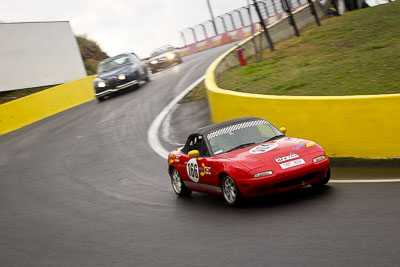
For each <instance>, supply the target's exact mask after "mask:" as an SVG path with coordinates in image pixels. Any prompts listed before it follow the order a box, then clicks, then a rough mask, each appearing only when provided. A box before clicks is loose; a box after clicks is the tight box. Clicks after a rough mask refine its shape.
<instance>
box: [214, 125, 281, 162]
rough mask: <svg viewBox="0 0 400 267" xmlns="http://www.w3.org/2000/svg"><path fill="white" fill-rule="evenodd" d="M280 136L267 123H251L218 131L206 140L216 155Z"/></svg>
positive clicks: (277, 131)
mask: <svg viewBox="0 0 400 267" xmlns="http://www.w3.org/2000/svg"><path fill="white" fill-rule="evenodd" d="M257 123H259V124H257ZM249 125H250V126H249ZM280 136H284V135H282V133H281V132H280V131H279V130H278V129H276V128H275V127H274V126H273V125H271V124H269V123H268V122H267V121H253V122H247V123H241V124H237V125H233V126H229V127H226V128H223V129H219V130H217V131H215V132H212V133H210V134H208V135H207V138H208V140H209V143H210V145H211V150H212V153H213V154H214V155H218V154H222V153H226V152H230V151H234V150H237V149H241V148H244V147H247V146H250V145H252V144H259V143H263V142H266V141H268V140H273V139H276V138H279V137H280Z"/></svg>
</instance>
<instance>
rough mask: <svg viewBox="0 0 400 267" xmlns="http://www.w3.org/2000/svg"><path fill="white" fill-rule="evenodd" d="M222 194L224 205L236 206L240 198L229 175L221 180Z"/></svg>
mask: <svg viewBox="0 0 400 267" xmlns="http://www.w3.org/2000/svg"><path fill="white" fill-rule="evenodd" d="M222 194H223V196H224V199H225V201H226V203H228V204H229V205H231V206H235V205H237V204H238V203H239V202H240V200H241V198H242V196H241V194H240V191H239V189H238V188H237V186H236V184H235V181H233V179H232V177H230V176H229V175H227V176H225V177H224V179H223V180H222Z"/></svg>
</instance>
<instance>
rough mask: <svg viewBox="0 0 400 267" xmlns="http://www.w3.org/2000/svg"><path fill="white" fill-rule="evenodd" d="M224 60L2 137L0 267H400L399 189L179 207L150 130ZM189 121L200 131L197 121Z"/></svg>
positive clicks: (336, 188) (190, 201)
mask: <svg viewBox="0 0 400 267" xmlns="http://www.w3.org/2000/svg"><path fill="white" fill-rule="evenodd" d="M225 49H226V47H225V48H224V47H220V48H217V49H214V50H210V51H205V52H202V53H199V54H197V55H192V56H189V57H186V58H185V60H184V63H183V64H181V65H177V66H174V67H171V68H169V69H167V70H165V71H162V72H160V73H157V74H155V75H153V76H152V81H151V82H150V83H149V84H146V85H145V86H143V87H142V88H140V89H138V90H135V91H133V92H128V93H126V94H122V95H119V96H116V97H113V98H111V99H108V100H106V101H104V102H102V103H97V102H96V101H91V102H88V103H86V104H83V105H81V106H79V107H76V108H73V109H70V110H67V111H65V112H62V113H60V114H57V115H55V116H52V117H50V118H47V119H44V120H42V121H40V122H37V123H35V124H32V125H30V126H27V127H25V128H23V129H20V130H18V131H15V132H13V133H9V134H6V135H3V136H0V176H1V177H0V266H224V265H226V266H228V265H232V266H398V264H399V262H400V234H399V233H400V224H399V221H400V197H399V192H400V183H363V184H358V183H347V184H336V183H331V184H329V185H328V186H327V187H326V189H325V190H323V191H320V192H317V191H314V190H312V188H309V187H304V188H302V189H300V190H296V191H294V192H288V193H284V194H279V195H272V196H266V197H262V198H256V199H250V200H248V201H247V202H246V203H244V205H243V206H241V207H238V208H231V207H228V206H227V205H226V204H225V203H224V201H223V199H222V198H219V197H215V196H210V195H205V194H200V193H193V195H192V197H191V198H186V199H178V198H177V197H176V195H175V194H174V193H173V191H172V188H171V185H170V180H169V177H168V175H167V171H166V169H167V163H166V160H164V159H163V158H161V157H160V156H159V155H158V154H156V153H155V152H154V151H153V150H152V149H151V148H150V147H149V144H148V142H147V131H148V128H149V126H150V124H151V122H152V120H153V119H154V118H155V117H156V116H157V114H158V113H159V112H160V111H161V110H162V109H163V107H164V106H165V105H167V103H169V102H170V101H171V100H172V99H173V98H174V97H175V96H176V95H178V94H179V92H181V91H182V90H183V89H185V88H186V87H187V86H189V85H190V84H191V83H193V82H194V81H195V80H197V79H198V78H199V77H200V76H201V75H203V74H204V71H205V69H206V67H207V66H208V65H209V64H210V63H211V62H212V60H213V59H215V57H216V56H218V55H220V54H221V53H222V52H223V51H224V50H225ZM184 110H186V111H187V114H182V113H179V110H178V111H175V113H177V115H176V116H180V117H181V118H187V119H186V122H183V125H188V128H190V127H193V125H195V124H196V116H198V115H199V113H198V112H197V111H196V109H195V107H193V109H191V108H190V104H189V108H188V107H187V108H186V109H184ZM192 115H193V116H192ZM178 130H179V129H178ZM182 130H183V131H184V130H185V129H182ZM174 131H175V132H176V131H177V129H172V131H171V132H172V133H173V132H174ZM170 148H171V145H170V147H168V149H170ZM366 173H369V172H368V170H366V171H365V170H364V174H365V175H366V176H368V177H365V178H370V177H369V176H370V175H367V174H366ZM364 174H362V175H361V177H359V178H363V175H364ZM346 175H347V174H346V173H344V174H343V173H341V177H346ZM388 175H389V174H388V173H385V172H375V173H374V176H376V177H377V178H387V177H388ZM390 175H392V174H390ZM349 176H352V177H353V176H357V175H355V174H354V172H353V173H350V174H349ZM358 176H360V175H358ZM392 176H393V175H392ZM394 176H396V175H394ZM399 176H400V175H399ZM399 176H397V177H399ZM333 178H335V173H333Z"/></svg>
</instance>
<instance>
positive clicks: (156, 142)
mask: <svg viewBox="0 0 400 267" xmlns="http://www.w3.org/2000/svg"><path fill="white" fill-rule="evenodd" d="M204 78H205V75H203V76H202V77H200V78H199V79H197V80H196V81H195V82H194V83H192V84H191V85H189V87H187V88H186V89H185V90H183V91H182V92H181V93H180V94H179V95H178V96H176V97H175V98H174V99H173V100H172V101H171V102H169V104H168V105H167V106H166V107H165V108H164V109H163V110H162V111H161V112H160V113H159V114H158V115H157V117H156V118H155V119H154V121H153V122H152V123H151V125H150V127H149V130H148V131H147V141H148V143H149V144H150V147H151V148H152V149H153V150H154V151H155V152H156V153H157V154H158V155H160V156H161V157H162V158H164V159H167V158H168V154H169V152H168V151H167V150H166V149H165V148H164V147H163V146H162V145H161V142H160V139H159V138H158V132H159V130H160V127H161V124H162V122H163V121H164V119H165V118H166V117H167V116H168V114H169V113H170V112H171V111H172V110H173V109H174V108H175V106H176V104H178V102H179V101H180V100H181V99H182V98H184V97H185V95H187V94H188V93H189V92H190V91H191V90H193V88H195V87H196V86H197V85H198V84H199V83H201V82H202V81H203V80H204ZM168 125H169V123H168ZM167 127H169V126H167ZM398 182H400V179H398V178H393V179H337V180H335V179H331V180H330V181H329V183H334V184H345V183H398Z"/></svg>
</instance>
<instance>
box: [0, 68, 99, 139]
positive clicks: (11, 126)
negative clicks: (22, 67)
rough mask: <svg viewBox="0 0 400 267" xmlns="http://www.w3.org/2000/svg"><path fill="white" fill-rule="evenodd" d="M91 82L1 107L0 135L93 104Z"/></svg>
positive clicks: (90, 79)
mask: <svg viewBox="0 0 400 267" xmlns="http://www.w3.org/2000/svg"><path fill="white" fill-rule="evenodd" d="M93 80H94V76H89V77H85V78H81V79H78V80H75V81H72V82H68V83H65V84H62V85H58V86H55V87H52V88H49V89H46V90H43V91H40V92H38V93H35V94H32V95H28V96H25V97H22V98H19V99H16V100H14V101H11V102H7V103H5V104H2V105H0V134H4V133H8V132H11V131H14V130H16V129H19V128H21V127H24V126H26V125H28V124H31V123H33V122H36V121H38V120H41V119H43V118H46V117H48V116H51V115H54V114H56V113H58V112H61V111H63V110H66V109H69V108H71V107H74V106H77V105H80V104H82V103H84V102H87V101H89V100H92V99H93V98H94V96H93V95H94V89H93Z"/></svg>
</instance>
